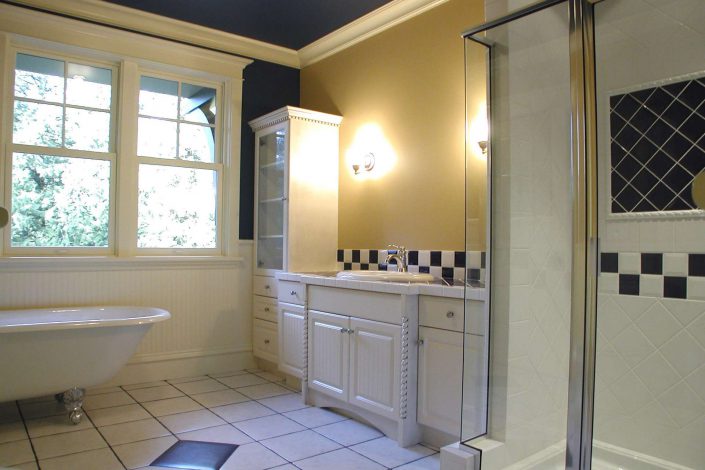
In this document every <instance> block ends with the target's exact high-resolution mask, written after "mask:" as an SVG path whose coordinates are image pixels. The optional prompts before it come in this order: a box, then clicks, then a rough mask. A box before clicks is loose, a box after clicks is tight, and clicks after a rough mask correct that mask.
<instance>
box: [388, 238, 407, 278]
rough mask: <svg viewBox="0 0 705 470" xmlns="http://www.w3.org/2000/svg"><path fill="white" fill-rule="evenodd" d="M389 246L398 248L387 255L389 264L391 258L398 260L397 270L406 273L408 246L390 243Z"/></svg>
mask: <svg viewBox="0 0 705 470" xmlns="http://www.w3.org/2000/svg"><path fill="white" fill-rule="evenodd" d="M389 248H393V249H395V250H396V253H389V254H388V255H387V264H389V262H390V261H391V260H396V262H397V271H399V272H400V273H405V272H406V271H407V267H406V248H404V247H403V246H398V245H389Z"/></svg>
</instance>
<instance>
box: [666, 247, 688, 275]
mask: <svg viewBox="0 0 705 470" xmlns="http://www.w3.org/2000/svg"><path fill="white" fill-rule="evenodd" d="M663 274H664V276H687V275H688V253H664V254H663Z"/></svg>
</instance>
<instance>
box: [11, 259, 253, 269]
mask: <svg viewBox="0 0 705 470" xmlns="http://www.w3.org/2000/svg"><path fill="white" fill-rule="evenodd" d="M243 264H244V258H242V257H233V256H134V257H125V258H118V257H115V256H71V257H68V256H36V257H30V256H16V257H0V273H4V272H35V271H43V272H44V271H59V272H60V271H139V270H150V271H152V270H163V269H164V270H170V269H230V268H238V267H242V265H243Z"/></svg>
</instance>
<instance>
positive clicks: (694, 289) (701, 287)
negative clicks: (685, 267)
mask: <svg viewBox="0 0 705 470" xmlns="http://www.w3.org/2000/svg"><path fill="white" fill-rule="evenodd" d="M688 299H690V300H705V277H695V276H689V277H688Z"/></svg>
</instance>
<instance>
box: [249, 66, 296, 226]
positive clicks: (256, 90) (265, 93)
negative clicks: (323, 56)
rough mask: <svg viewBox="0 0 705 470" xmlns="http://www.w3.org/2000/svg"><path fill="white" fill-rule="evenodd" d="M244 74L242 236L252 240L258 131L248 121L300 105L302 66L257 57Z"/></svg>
mask: <svg viewBox="0 0 705 470" xmlns="http://www.w3.org/2000/svg"><path fill="white" fill-rule="evenodd" d="M244 78H245V81H244V83H243V88H242V145H241V148H240V238H241V239H243V240H251V239H252V234H253V228H254V224H253V221H254V204H255V201H254V196H255V134H254V132H252V129H251V128H250V126H249V124H248V122H249V121H250V120H252V119H255V118H257V117H260V116H262V115H263V114H267V113H269V112H271V111H274V110H275V109H278V108H281V107H282V106H287V105H290V106H298V105H299V70H298V69H294V68H290V67H285V66H283V65H277V64H272V63H270V62H264V61H261V60H255V61H254V62H253V63H251V64H250V65H248V66H247V67H245V71H244Z"/></svg>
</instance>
